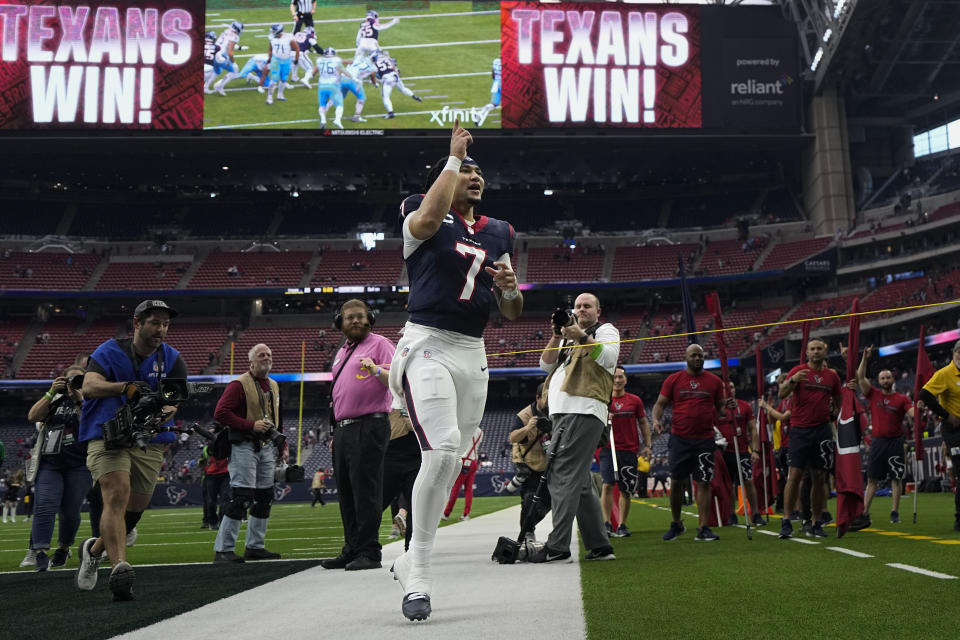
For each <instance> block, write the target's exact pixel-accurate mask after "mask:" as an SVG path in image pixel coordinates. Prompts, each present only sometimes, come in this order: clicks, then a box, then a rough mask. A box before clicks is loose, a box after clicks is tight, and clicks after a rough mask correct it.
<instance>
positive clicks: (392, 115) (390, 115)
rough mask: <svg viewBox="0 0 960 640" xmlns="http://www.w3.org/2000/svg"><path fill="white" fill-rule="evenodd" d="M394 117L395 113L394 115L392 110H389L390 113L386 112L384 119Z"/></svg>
mask: <svg viewBox="0 0 960 640" xmlns="http://www.w3.org/2000/svg"><path fill="white" fill-rule="evenodd" d="M396 117H397V115H396V114H395V113H394V112H393V111H391V112H390V113H388V114H387V115H386V116H385V119H386V120H389V119H390V118H396Z"/></svg>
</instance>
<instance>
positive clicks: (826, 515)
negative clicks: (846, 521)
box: [820, 511, 833, 524]
mask: <svg viewBox="0 0 960 640" xmlns="http://www.w3.org/2000/svg"><path fill="white" fill-rule="evenodd" d="M820 522H822V523H823V524H830V523H831V522H833V516H832V515H830V512H829V511H824V512H823V513H821V514H820Z"/></svg>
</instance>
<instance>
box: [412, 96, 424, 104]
mask: <svg viewBox="0 0 960 640" xmlns="http://www.w3.org/2000/svg"><path fill="white" fill-rule="evenodd" d="M411 97H412V98H413V99H414V100H416V101H417V102H423V98H421V97H420V96H418V95H414V96H411Z"/></svg>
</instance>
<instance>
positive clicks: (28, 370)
mask: <svg viewBox="0 0 960 640" xmlns="http://www.w3.org/2000/svg"><path fill="white" fill-rule="evenodd" d="M81 327H82V323H79V322H78V321H77V320H74V319H69V318H54V319H52V320H50V321H49V322H47V323H46V324H45V325H44V326H43V328H42V329H41V330H40V334H38V340H37V342H36V344H33V345H30V351H29V352H28V353H27V357H26V359H25V360H24V362H23V365H21V367H20V369H19V370H18V371H17V378H18V379H21V380H33V379H41V380H43V379H50V378H54V377H56V376H58V375H60V374H61V373H62V372H63V370H64V369H65V368H66V367H67V366H68V365H70V364H73V361H74V359H75V358H76V357H77V356H78V355H79V354H82V353H86V354H89V353H93V351H94V350H95V349H96V348H97V347H98V346H100V344H101V343H103V342H106V341H107V340H109V339H110V338H114V337H116V336H117V335H118V334H122V333H123V330H124V323H123V321H122V320H120V319H118V318H104V319H101V320H97V321H96V322H94V323H93V324H91V325H90V326H89V327H87V328H86V330H82V329H81ZM78 330H79V333H78ZM43 334H48V335H49V340H48V341H47V342H42V340H41V337H42V336H43Z"/></svg>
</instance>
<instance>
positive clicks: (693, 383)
mask: <svg viewBox="0 0 960 640" xmlns="http://www.w3.org/2000/svg"><path fill="white" fill-rule="evenodd" d="M699 387H700V383H699V382H697V381H696V380H691V381H690V388H691V389H697V388H699Z"/></svg>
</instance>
